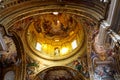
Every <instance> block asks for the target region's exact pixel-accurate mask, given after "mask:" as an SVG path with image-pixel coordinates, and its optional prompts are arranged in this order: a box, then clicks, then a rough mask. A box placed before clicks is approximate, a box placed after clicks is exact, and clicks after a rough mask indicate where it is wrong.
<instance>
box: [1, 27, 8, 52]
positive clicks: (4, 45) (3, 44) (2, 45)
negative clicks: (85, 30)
mask: <svg viewBox="0 0 120 80" xmlns="http://www.w3.org/2000/svg"><path fill="white" fill-rule="evenodd" d="M4 34H5V31H4V28H3V26H2V25H0V51H6V50H7V47H6V44H5V42H4V39H3V35H4Z"/></svg>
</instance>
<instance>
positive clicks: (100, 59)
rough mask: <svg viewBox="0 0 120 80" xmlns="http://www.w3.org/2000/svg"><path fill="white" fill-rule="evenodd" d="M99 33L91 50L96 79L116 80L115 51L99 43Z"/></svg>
mask: <svg viewBox="0 0 120 80" xmlns="http://www.w3.org/2000/svg"><path fill="white" fill-rule="evenodd" d="M97 37H98V35H97V34H96V33H95V35H94V41H93V46H92V51H91V54H90V55H91V61H92V68H93V75H94V80H115V79H114V75H115V74H116V70H115V68H114V66H115V60H114V56H115V52H114V51H113V50H112V49H109V48H105V47H104V46H100V45H98V44H97V40H98V39H97Z"/></svg>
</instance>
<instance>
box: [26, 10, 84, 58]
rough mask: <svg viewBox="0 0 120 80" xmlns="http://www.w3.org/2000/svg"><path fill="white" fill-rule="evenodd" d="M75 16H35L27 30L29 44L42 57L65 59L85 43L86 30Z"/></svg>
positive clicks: (50, 14)
mask: <svg viewBox="0 0 120 80" xmlns="http://www.w3.org/2000/svg"><path fill="white" fill-rule="evenodd" d="M76 17H77V16H75V15H73V14H68V13H59V12H53V13H48V14H41V15H36V16H34V18H33V20H32V21H31V23H30V24H29V27H28V29H27V32H26V34H27V37H26V38H27V42H28V45H29V44H30V45H29V46H30V48H31V49H32V50H33V51H34V52H35V53H36V54H37V55H39V56H40V57H43V58H47V59H54V60H59V59H64V58H67V57H70V56H71V55H73V54H74V53H75V52H76V51H77V50H76V49H77V48H78V46H79V48H80V47H81V45H82V43H83V41H84V30H83V27H82V25H81V23H80V21H77V20H76Z"/></svg>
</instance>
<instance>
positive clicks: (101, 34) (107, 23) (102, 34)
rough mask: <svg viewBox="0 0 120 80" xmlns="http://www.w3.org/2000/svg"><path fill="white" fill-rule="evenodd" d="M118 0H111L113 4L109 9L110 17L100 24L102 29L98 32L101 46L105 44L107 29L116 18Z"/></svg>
mask: <svg viewBox="0 0 120 80" xmlns="http://www.w3.org/2000/svg"><path fill="white" fill-rule="evenodd" d="M117 1H118V0H111V4H110V7H109V11H108V17H107V19H106V20H104V21H103V22H102V23H101V24H100V29H99V33H98V42H97V44H98V45H100V46H104V42H105V38H106V36H107V31H106V30H107V29H108V28H109V27H110V26H111V24H112V22H113V18H114V13H115V9H116V4H117Z"/></svg>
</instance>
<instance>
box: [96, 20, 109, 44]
mask: <svg viewBox="0 0 120 80" xmlns="http://www.w3.org/2000/svg"><path fill="white" fill-rule="evenodd" d="M109 26H110V25H109V24H107V22H105V21H103V22H102V23H101V25H100V29H99V33H98V41H97V44H98V45H100V46H104V42H105V38H106V36H107V29H108V28H109Z"/></svg>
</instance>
